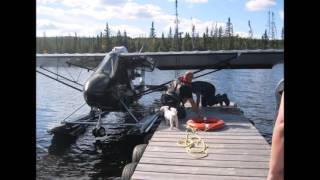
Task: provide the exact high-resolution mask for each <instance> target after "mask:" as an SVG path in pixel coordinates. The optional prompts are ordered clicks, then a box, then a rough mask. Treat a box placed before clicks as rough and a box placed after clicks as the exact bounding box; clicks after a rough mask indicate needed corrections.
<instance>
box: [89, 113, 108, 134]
mask: <svg viewBox="0 0 320 180" xmlns="http://www.w3.org/2000/svg"><path fill="white" fill-rule="evenodd" d="M98 113H99V118H98V123H97V125H96V127H95V128H94V129H93V130H92V135H93V136H94V137H103V136H105V135H106V129H105V128H104V127H102V126H101V113H102V112H101V110H100V109H98Z"/></svg>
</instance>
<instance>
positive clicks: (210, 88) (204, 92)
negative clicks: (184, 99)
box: [191, 81, 230, 107]
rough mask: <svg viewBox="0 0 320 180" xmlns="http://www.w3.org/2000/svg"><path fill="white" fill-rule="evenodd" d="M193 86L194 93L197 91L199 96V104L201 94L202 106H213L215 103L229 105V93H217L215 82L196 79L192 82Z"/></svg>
mask: <svg viewBox="0 0 320 180" xmlns="http://www.w3.org/2000/svg"><path fill="white" fill-rule="evenodd" d="M191 87H192V93H195V94H196V96H197V101H196V103H197V106H199V103H200V96H201V106H202V107H206V106H213V105H215V104H218V103H219V104H220V106H222V105H223V103H225V105H226V106H229V104H230V100H229V98H228V96H227V94H223V95H220V94H217V95H215V93H216V88H215V87H214V85H213V84H211V83H208V82H205V81H195V82H192V83H191Z"/></svg>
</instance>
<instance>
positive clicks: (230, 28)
mask: <svg viewBox="0 0 320 180" xmlns="http://www.w3.org/2000/svg"><path fill="white" fill-rule="evenodd" d="M225 36H226V37H231V36H233V26H232V23H231V20H230V17H229V18H228V22H227V24H226V30H225Z"/></svg>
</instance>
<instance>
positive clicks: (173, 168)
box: [136, 164, 268, 177]
mask: <svg viewBox="0 0 320 180" xmlns="http://www.w3.org/2000/svg"><path fill="white" fill-rule="evenodd" d="M136 171H144V172H163V173H185V174H186V175H188V174H203V175H225V176H226V175H228V176H251V177H266V176H267V174H268V169H246V168H218V167H216V168H212V167H197V166H193V165H192V164H190V165H189V166H182V165H159V164H138V165H137V167H136Z"/></svg>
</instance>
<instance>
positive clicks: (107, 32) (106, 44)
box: [103, 23, 112, 52]
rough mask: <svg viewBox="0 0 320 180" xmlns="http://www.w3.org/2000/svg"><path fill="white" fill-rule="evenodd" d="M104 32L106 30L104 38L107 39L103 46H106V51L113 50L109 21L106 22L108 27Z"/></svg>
mask: <svg viewBox="0 0 320 180" xmlns="http://www.w3.org/2000/svg"><path fill="white" fill-rule="evenodd" d="M104 32H105V34H104V37H105V38H104V39H105V41H104V45H103V47H104V49H103V50H104V52H106V51H110V50H111V48H112V46H111V45H112V44H111V43H112V42H111V39H110V36H111V34H110V32H111V30H110V28H109V25H108V23H107V24H106V28H105V29H104Z"/></svg>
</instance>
